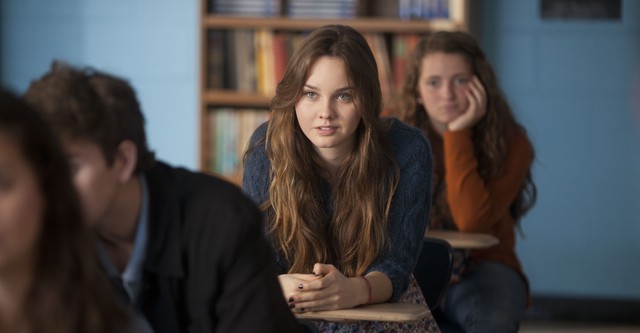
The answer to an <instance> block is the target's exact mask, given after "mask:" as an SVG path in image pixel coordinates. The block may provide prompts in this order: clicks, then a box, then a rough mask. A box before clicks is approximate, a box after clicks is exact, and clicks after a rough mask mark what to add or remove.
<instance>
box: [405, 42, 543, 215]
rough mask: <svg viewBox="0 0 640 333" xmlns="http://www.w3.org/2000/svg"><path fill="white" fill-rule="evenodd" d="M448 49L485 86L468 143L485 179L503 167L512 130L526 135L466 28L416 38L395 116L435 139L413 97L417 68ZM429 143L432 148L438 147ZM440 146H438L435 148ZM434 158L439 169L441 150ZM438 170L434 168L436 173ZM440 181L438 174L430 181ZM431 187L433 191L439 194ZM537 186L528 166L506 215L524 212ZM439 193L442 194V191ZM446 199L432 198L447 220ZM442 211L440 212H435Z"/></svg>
mask: <svg viewBox="0 0 640 333" xmlns="http://www.w3.org/2000/svg"><path fill="white" fill-rule="evenodd" d="M439 52H442V53H447V54H458V55H461V56H462V57H463V58H464V59H465V60H466V62H467V63H468V64H469V66H470V67H471V70H472V72H473V74H475V75H476V76H477V77H478V78H479V79H480V81H481V82H482V85H483V86H484V87H485V89H486V92H487V113H486V115H485V116H484V117H483V119H482V120H480V122H478V124H476V126H475V128H474V131H473V143H474V150H475V154H476V158H477V159H478V173H479V174H480V176H481V177H482V178H483V179H484V180H485V181H488V180H489V179H492V178H495V177H498V176H500V175H502V173H503V172H504V170H503V167H504V160H505V158H506V155H507V151H508V148H509V147H508V145H509V143H508V140H509V138H510V137H511V136H512V135H513V133H514V131H519V132H521V133H522V134H524V135H525V136H526V131H525V129H524V127H523V126H522V125H520V124H519V123H518V122H517V121H516V119H515V117H514V115H513V112H512V110H511V107H510V106H509V104H508V103H507V100H506V98H505V97H504V94H503V93H502V91H501V89H500V87H499V85H498V80H497V78H496V75H495V73H494V71H493V68H492V67H491V65H490V64H489V62H488V61H487V59H486V57H485V54H484V52H483V51H482V49H481V48H480V46H479V45H478V43H477V42H476V41H475V39H474V38H473V37H472V36H471V35H469V34H467V33H465V32H448V31H438V32H434V33H431V34H429V35H427V36H425V37H424V38H422V39H421V40H420V42H419V43H418V44H417V45H416V48H415V49H414V51H413V52H412V54H411V56H410V57H409V59H408V61H407V68H406V71H405V72H406V76H405V79H404V82H403V85H402V90H401V92H400V96H401V98H400V100H399V106H398V110H399V118H400V119H401V120H403V121H404V122H406V123H408V124H411V125H413V126H416V127H418V128H420V129H422V130H423V131H424V132H425V134H426V135H427V136H428V137H429V138H430V139H432V141H436V142H437V141H438V140H439V138H438V137H437V134H435V131H434V130H433V127H432V124H431V123H430V120H429V116H428V115H427V112H426V110H425V108H424V106H423V105H422V104H419V103H417V102H416V99H417V98H418V97H419V93H418V84H419V82H418V80H419V77H420V73H421V66H422V60H423V59H424V58H425V57H426V56H427V55H429V54H432V53H439ZM437 149H438V148H437V147H434V152H436V151H437ZM439 149H441V148H439ZM437 153H440V154H439V155H440V158H438V159H437V160H436V164H437V166H436V168H437V169H438V170H442V167H443V166H442V163H443V161H442V154H441V153H442V152H441V151H439V152H437ZM441 176H442V172H439V175H438V177H441ZM439 183H441V179H439V180H436V182H435V183H434V184H439ZM436 192H437V191H434V194H436V195H438V193H436ZM536 195H537V190H536V186H535V184H534V183H533V179H532V176H531V169H529V172H528V173H527V177H526V179H525V182H524V184H523V186H522V189H521V190H520V193H519V194H518V196H517V197H516V200H514V202H513V203H512V205H511V206H510V211H511V215H512V216H513V218H514V220H515V221H519V219H520V218H521V217H522V216H523V215H524V214H525V213H526V212H527V211H529V209H531V207H533V205H534V204H535V201H536ZM441 197H443V196H441ZM446 205H447V203H446V200H440V199H437V200H434V207H433V210H434V212H436V216H434V217H436V218H443V219H444V220H449V219H450V218H451V216H450V212H449V210H448V208H447V207H445V206H446ZM438 214H442V215H445V216H437V215H438Z"/></svg>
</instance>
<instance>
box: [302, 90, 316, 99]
mask: <svg viewBox="0 0 640 333" xmlns="http://www.w3.org/2000/svg"><path fill="white" fill-rule="evenodd" d="M304 95H305V96H307V97H308V98H316V96H318V94H316V93H315V92H313V91H306V92H304Z"/></svg>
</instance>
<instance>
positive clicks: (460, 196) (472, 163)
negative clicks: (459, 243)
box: [443, 130, 533, 283]
mask: <svg viewBox="0 0 640 333" xmlns="http://www.w3.org/2000/svg"><path fill="white" fill-rule="evenodd" d="M508 143H509V144H510V146H509V148H508V151H507V156H506V159H505V165H504V173H503V174H502V176H500V177H498V178H496V179H492V180H490V181H488V182H485V181H484V180H483V179H482V178H481V177H480V175H479V174H478V170H477V167H478V161H477V159H476V157H475V155H474V147H473V141H472V131H471V130H460V131H452V132H445V134H444V136H443V154H444V169H445V182H446V186H447V191H446V193H447V202H448V204H449V208H450V210H451V215H452V218H453V222H454V224H455V225H456V227H457V229H458V230H459V231H462V232H482V233H489V234H492V235H494V236H496V237H497V238H498V239H499V240H500V243H499V244H498V245H496V246H493V247H491V248H488V249H484V250H477V251H472V252H471V253H470V261H469V264H470V265H473V264H474V262H478V261H484V260H495V261H499V262H502V263H504V264H506V265H508V266H510V267H512V268H513V269H515V270H516V271H517V272H518V273H520V274H521V275H522V277H523V278H524V279H525V281H526V280H527V279H526V277H525V275H524V273H523V271H522V267H521V265H520V261H519V260H518V258H517V256H516V253H515V230H514V227H515V224H514V221H513V218H512V217H511V214H510V213H509V206H511V203H513V201H514V200H515V199H516V197H517V195H518V193H519V191H520V189H521V187H522V184H523V181H524V179H525V177H526V175H527V172H528V171H529V167H530V166H531V163H532V160H533V148H532V146H531V143H530V142H529V140H528V139H527V137H526V136H525V135H523V134H521V133H519V132H518V133H517V134H514V135H513V137H512V138H510V140H509V141H508ZM527 283H528V282H527Z"/></svg>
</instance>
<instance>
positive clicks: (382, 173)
mask: <svg viewBox="0 0 640 333" xmlns="http://www.w3.org/2000/svg"><path fill="white" fill-rule="evenodd" d="M323 56H328V57H333V58H336V59H340V60H341V61H342V62H343V63H344V71H345V73H346V76H347V78H348V81H349V86H350V88H351V92H352V95H353V96H354V102H355V106H356V108H357V110H358V112H359V113H360V115H361V117H362V120H361V121H360V124H359V125H358V128H357V129H356V132H355V136H356V140H355V142H356V144H355V147H354V150H353V151H352V152H351V153H350V155H349V156H347V157H346V158H345V159H344V161H343V162H342V164H341V165H340V167H339V168H338V175H337V178H338V180H337V183H336V184H335V186H334V188H333V210H332V211H333V214H331V216H330V214H329V213H328V212H326V210H325V209H323V206H322V204H323V203H322V202H321V200H319V198H318V195H317V193H318V191H319V189H320V186H321V184H322V179H323V178H322V177H323V176H325V174H324V171H323V170H324V169H323V167H322V162H321V160H320V157H319V156H318V154H317V152H316V150H315V149H314V148H313V144H312V143H311V141H309V139H308V138H307V137H306V136H305V134H304V133H303V132H302V130H301V129H300V125H299V124H298V122H297V118H296V114H295V105H296V103H297V102H298V100H299V99H300V97H301V96H302V92H303V87H304V85H305V83H306V80H307V79H308V78H309V75H310V72H309V71H310V68H311V67H312V66H313V64H314V63H315V62H316V61H317V60H318V59H319V58H320V57H323ZM381 95H382V94H381V91H380V82H379V81H378V71H377V66H376V61H375V58H374V56H373V53H372V52H371V49H370V48H369V45H368V44H367V41H366V40H365V38H364V37H363V36H362V35H361V34H360V33H359V32H357V31H356V30H355V29H353V28H351V27H349V26H343V25H328V26H324V27H321V28H318V29H316V30H314V31H313V32H311V33H310V34H309V35H308V36H307V37H306V38H305V39H304V40H303V41H302V43H301V44H300V46H299V47H298V48H297V49H296V50H295V52H294V53H293V55H292V57H291V59H290V60H289V63H288V64H287V67H286V69H285V72H284V75H283V78H282V80H281V81H280V83H279V84H278V87H277V89H276V96H275V97H274V98H273V100H272V103H271V120H270V121H269V127H268V129H267V143H266V150H267V155H268V157H269V160H270V162H271V166H272V170H271V184H270V188H269V198H268V200H267V202H265V203H263V205H262V209H263V210H264V211H266V212H267V214H266V215H267V217H266V220H267V226H268V231H269V234H270V236H272V238H273V239H275V243H276V244H275V248H276V250H278V251H280V252H281V253H282V254H283V255H284V257H285V258H286V259H287V260H288V261H289V263H290V264H291V270H290V272H292V273H301V272H310V271H311V270H312V269H313V265H314V264H315V263H316V262H327V263H332V264H334V265H335V266H336V267H337V268H338V269H339V270H340V271H341V272H342V273H344V274H345V275H346V276H358V275H361V274H364V272H365V271H366V269H367V268H368V267H369V265H370V264H371V263H372V262H373V261H374V260H375V258H376V257H377V256H378V255H379V253H380V252H381V251H382V250H383V249H384V247H385V246H386V245H388V244H387V242H388V234H387V219H388V216H389V211H390V207H391V198H392V197H393V194H394V192H395V189H396V186H397V183H398V179H399V169H398V166H397V165H396V163H395V160H394V157H393V155H392V154H391V151H390V149H389V147H388V143H387V129H388V123H384V122H383V121H382V120H381V119H380V113H381V111H382V96H381ZM321 220H325V221H327V220H330V225H331V226H330V227H327V226H326V225H325V224H324V223H319V222H318V221H321Z"/></svg>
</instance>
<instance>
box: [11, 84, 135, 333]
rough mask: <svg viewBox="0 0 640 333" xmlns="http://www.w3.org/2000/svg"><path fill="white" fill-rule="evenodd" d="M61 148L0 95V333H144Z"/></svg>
mask: <svg viewBox="0 0 640 333" xmlns="http://www.w3.org/2000/svg"><path fill="white" fill-rule="evenodd" d="M57 142H58V141H57V140H56V138H55V137H54V135H53V133H52V131H51V130H50V129H49V128H48V127H47V125H46V123H45V121H44V120H43V119H41V118H40V117H39V116H38V115H37V113H36V112H35V111H32V110H31V109H30V108H29V107H27V106H26V104H24V103H23V102H22V101H21V100H19V99H18V98H16V97H15V96H13V95H11V94H9V93H7V92H4V91H0V332H16V333H36V332H37V333H85V332H93V333H120V332H141V331H139V330H138V329H137V328H136V327H135V325H134V322H133V320H132V318H133V316H132V315H130V314H128V313H127V312H125V311H124V310H123V309H122V308H121V307H120V304H118V303H117V301H116V300H115V299H116V298H115V295H113V294H112V293H111V289H110V287H109V283H108V280H107V278H106V275H105V274H104V272H103V271H102V270H101V268H100V266H99V263H98V257H97V254H96V251H95V248H94V246H93V242H92V234H91V233H90V232H89V230H88V228H87V226H86V225H85V223H84V219H83V218H82V213H81V208H80V203H79V199H78V197H77V195H76V192H75V190H74V188H73V185H72V183H71V172H70V170H69V166H68V165H67V159H66V156H65V155H64V153H63V152H62V148H61V147H60V146H59V144H58V143H57Z"/></svg>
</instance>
